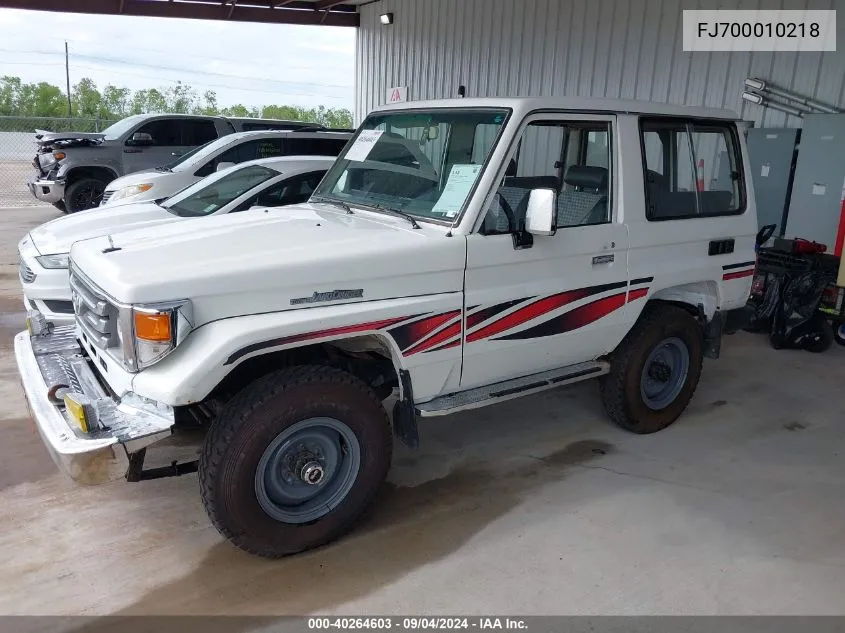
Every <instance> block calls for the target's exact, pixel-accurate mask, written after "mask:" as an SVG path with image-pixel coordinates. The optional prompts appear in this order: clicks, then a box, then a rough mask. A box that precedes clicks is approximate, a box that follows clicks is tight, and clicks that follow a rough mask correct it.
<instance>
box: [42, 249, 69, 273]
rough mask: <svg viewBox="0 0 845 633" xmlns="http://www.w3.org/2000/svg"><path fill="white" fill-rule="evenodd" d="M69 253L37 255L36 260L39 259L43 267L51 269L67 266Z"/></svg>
mask: <svg viewBox="0 0 845 633" xmlns="http://www.w3.org/2000/svg"><path fill="white" fill-rule="evenodd" d="M68 255H69V254H68V253H56V254H55V255H41V256H40V257H36V258H35V261H37V262H38V263H39V264H40V265H41V267H42V268H48V269H51V270H52V269H56V268H67V262H68Z"/></svg>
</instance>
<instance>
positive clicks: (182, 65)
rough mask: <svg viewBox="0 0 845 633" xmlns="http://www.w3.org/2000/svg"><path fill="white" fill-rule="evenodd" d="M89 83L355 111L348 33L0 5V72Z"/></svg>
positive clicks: (229, 101)
mask: <svg viewBox="0 0 845 633" xmlns="http://www.w3.org/2000/svg"><path fill="white" fill-rule="evenodd" d="M65 40H67V43H68V49H69V52H70V81H71V85H73V84H75V83H76V82H77V81H79V79H81V78H82V77H89V78H91V79H92V80H94V82H95V83H96V84H97V86H98V87H99V88H100V89H102V88H103V87H104V86H105V85H106V84H109V83H111V84H113V85H116V86H121V87H123V86H125V87H127V88H130V89H132V90H138V89H142V88H160V87H161V88H163V87H167V86H172V85H174V84H175V83H176V81H177V80H181V81H182V82H183V83H186V84H188V85H190V86H192V87H194V88H195V89H197V91H198V92H199V93H200V94H202V93H203V92H205V91H206V90H214V91H215V92H216V93H217V102H218V104H219V105H220V106H221V107H222V106H227V105H233V104H235V103H243V104H244V105H247V106H262V105H271V104H276V105H299V106H307V107H313V106H317V105H324V106H326V107H335V108H337V107H340V108H348V109H350V110H352V108H353V90H354V80H355V57H354V55H355V29H354V28H344V27H328V26H298V25H288V24H279V25H273V24H255V23H243V22H241V23H238V22H218V21H211V20H182V19H173V18H142V17H132V16H108V15H84V14H75V13H51V12H47V11H24V10H17V9H0V76H4V75H12V76H16V77H21V79H23V80H24V81H25V82H36V83H37V82H39V81H46V82H49V83H51V84H54V85H57V86H60V87H61V88H62V90H64V86H65V68H64V42H65Z"/></svg>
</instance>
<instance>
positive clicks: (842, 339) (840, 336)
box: [833, 324, 845, 345]
mask: <svg viewBox="0 0 845 633" xmlns="http://www.w3.org/2000/svg"><path fill="white" fill-rule="evenodd" d="M842 329H845V327H843V324H837V325H836V327H834V328H833V340H834V341H836V343H837V344H838V345H845V332H841V331H840V330H842Z"/></svg>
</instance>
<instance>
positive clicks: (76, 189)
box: [65, 178, 106, 213]
mask: <svg viewBox="0 0 845 633" xmlns="http://www.w3.org/2000/svg"><path fill="white" fill-rule="evenodd" d="M105 190H106V183H104V182H103V181H102V180H97V179H96V178H80V179H79V180H74V181H73V182H72V183H71V184H69V185H68V186H67V188H66V189H65V207H66V208H67V213H77V212H79V211H85V210H86V209H93V208H94V207H96V206H98V205H99V204H100V200H102V199H103V192H104V191H105Z"/></svg>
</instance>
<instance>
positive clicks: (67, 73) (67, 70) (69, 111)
mask: <svg viewBox="0 0 845 633" xmlns="http://www.w3.org/2000/svg"><path fill="white" fill-rule="evenodd" d="M65 80H66V82H67V116H68V118H72V117H73V108H72V107H71V105H70V65H69V64H68V56H67V40H65Z"/></svg>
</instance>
